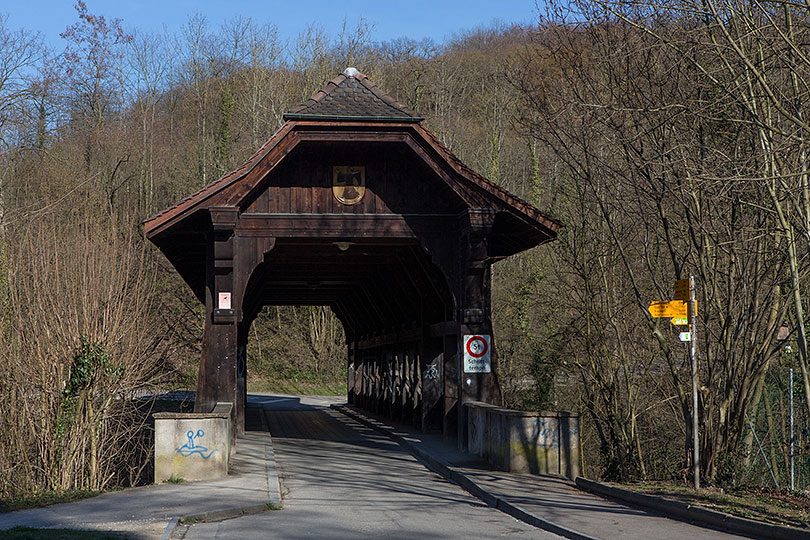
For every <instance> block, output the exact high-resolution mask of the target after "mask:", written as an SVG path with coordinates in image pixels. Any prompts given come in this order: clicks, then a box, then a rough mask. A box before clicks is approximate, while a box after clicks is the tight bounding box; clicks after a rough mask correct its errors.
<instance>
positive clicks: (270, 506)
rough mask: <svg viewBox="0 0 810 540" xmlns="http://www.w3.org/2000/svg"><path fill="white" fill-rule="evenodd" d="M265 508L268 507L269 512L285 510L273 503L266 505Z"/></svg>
mask: <svg viewBox="0 0 810 540" xmlns="http://www.w3.org/2000/svg"><path fill="white" fill-rule="evenodd" d="M265 506H266V507H267V509H268V510H281V509H282V508H283V507H282V506H281V505H280V504H278V503H274V502H272V501H271V502H269V503H267V504H265Z"/></svg>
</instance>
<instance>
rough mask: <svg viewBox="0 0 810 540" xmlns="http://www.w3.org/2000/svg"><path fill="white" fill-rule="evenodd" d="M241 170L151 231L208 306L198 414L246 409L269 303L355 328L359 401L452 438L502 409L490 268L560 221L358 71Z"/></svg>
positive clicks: (182, 204)
mask: <svg viewBox="0 0 810 540" xmlns="http://www.w3.org/2000/svg"><path fill="white" fill-rule="evenodd" d="M285 120H286V123H285V124H284V125H283V126H282V127H281V128H280V129H279V130H278V131H277V132H276V133H275V134H274V135H273V136H272V137H271V138H270V140H268V141H267V142H266V143H265V144H264V146H262V147H261V148H260V149H259V150H258V151H257V152H256V153H255V154H254V155H253V156H252V157H251V158H250V159H248V160H247V161H246V162H245V163H244V164H242V165H241V166H240V167H239V168H238V169H236V170H235V171H233V172H231V173H229V174H227V175H225V176H223V177H222V178H220V179H218V180H216V181H215V182H212V183H211V184H209V185H207V186H206V187H204V188H203V189H201V190H200V191H198V192H197V193H194V194H193V195H191V196H189V197H188V198H186V199H183V200H181V201H179V202H178V203H177V204H175V205H174V206H172V207H171V208H169V209H167V210H165V211H164V212H162V213H160V214H158V215H157V216H155V217H153V218H151V219H149V220H148V221H146V222H145V228H146V234H147V236H148V238H149V239H150V240H151V241H152V242H154V243H155V244H156V245H157V246H158V247H159V248H160V250H161V251H162V252H163V253H164V254H165V256H166V257H167V258H168V259H169V261H171V263H172V264H173V265H174V267H175V268H176V269H177V271H178V272H179V273H180V275H181V276H182V277H183V279H184V280H185V281H186V283H188V285H189V286H190V287H191V288H192V289H193V291H194V294H195V295H196V296H197V298H198V299H199V300H200V302H203V303H204V304H205V306H206V310H205V330H204V335H203V344H202V356H201V358H200V365H199V376H198V382H197V400H196V404H195V409H196V410H197V411H206V412H207V411H209V410H211V408H212V407H213V405H214V404H215V403H216V402H217V401H231V402H233V403H234V405H235V407H234V414H235V420H236V425H237V426H240V430H241V429H242V426H243V425H244V409H245V395H246V391H245V389H246V387H245V377H246V361H245V351H246V344H247V339H248V334H249V332H248V331H249V329H250V325H251V323H252V322H253V320H254V318H255V317H256V315H257V313H258V312H259V310H260V309H261V308H262V306H265V305H326V306H329V307H331V308H332V310H333V311H334V312H335V314H336V315H337V317H338V318H339V319H340V320H341V322H342V323H343V327H344V329H345V333H346V341H347V343H348V394H349V395H348V399H349V401H350V402H351V403H354V404H358V405H360V406H363V407H366V408H369V409H373V410H376V411H379V412H383V413H386V414H389V415H391V416H392V417H396V418H401V419H404V420H407V421H412V422H414V423H417V424H419V425H421V426H422V427H423V429H429V428H441V429H442V430H443V431H444V433H445V434H447V435H449V436H455V434H456V433H457V432H456V430H457V429H460V428H461V426H462V423H461V422H459V420H460V418H459V417H460V415H463V410H462V408H461V407H460V403H462V402H464V401H466V400H479V401H486V402H490V403H499V401H500V393H499V386H498V369H497V368H498V362H497V357H496V355H495V347H494V341H493V339H492V319H491V314H490V267H491V265H492V263H493V262H496V261H498V260H501V259H503V258H504V257H508V256H509V255H512V254H515V253H518V252H520V251H523V250H526V249H529V248H531V247H534V246H537V245H538V244H541V243H543V242H547V241H549V240H552V239H554V238H555V236H556V232H557V230H558V228H559V227H560V224H559V222H557V221H555V220H554V219H552V218H550V217H549V216H547V215H545V214H543V213H542V212H540V211H539V210H537V209H536V208H534V207H532V206H531V205H529V204H527V203H526V202H524V201H522V200H520V199H518V198H517V197H515V196H513V195H511V194H510V193H508V192H507V191H505V190H504V189H502V188H500V187H498V186H496V185H495V184H493V183H491V182H489V181H488V180H487V179H486V178H483V177H482V176H480V175H478V174H476V173H475V172H473V171H472V170H470V169H469V168H467V167H466V166H464V164H463V163H461V162H460V161H459V160H458V158H456V157H455V156H454V155H453V154H452V153H451V152H450V151H449V150H448V149H447V148H445V147H444V146H443V145H442V143H441V142H440V141H438V140H437V139H436V137H434V136H433V135H432V134H431V133H430V131H428V130H427V129H426V128H425V127H424V126H422V124H421V120H422V118H420V117H418V116H416V115H415V114H413V113H412V112H410V111H408V110H406V108H405V107H404V106H403V105H401V104H400V103H397V102H396V101H395V100H394V99H392V98H391V97H390V96H388V95H386V94H385V93H383V92H382V91H380V89H379V88H377V87H376V86H375V85H374V84H372V83H371V82H370V81H369V80H368V78H367V77H366V76H364V75H363V74H362V73H359V72H357V71H356V70H354V69H352V68H348V69H347V70H346V71H345V72H344V73H342V74H341V75H338V76H337V77H336V78H335V79H334V80H332V81H331V82H329V83H328V84H327V85H326V86H325V87H324V88H323V89H322V90H320V91H319V92H317V93H316V94H315V95H314V96H312V98H310V99H309V100H308V101H307V102H305V103H303V104H302V105H301V106H299V107H298V108H296V109H295V110H293V111H292V112H290V113H288V114H286V115H285Z"/></svg>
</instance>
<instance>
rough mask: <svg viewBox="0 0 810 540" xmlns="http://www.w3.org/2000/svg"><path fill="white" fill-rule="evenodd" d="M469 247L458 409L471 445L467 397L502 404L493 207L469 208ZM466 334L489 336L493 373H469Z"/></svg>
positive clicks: (461, 437) (462, 443)
mask: <svg viewBox="0 0 810 540" xmlns="http://www.w3.org/2000/svg"><path fill="white" fill-rule="evenodd" d="M462 219H463V222H464V223H463V230H464V238H465V240H466V242H465V244H466V250H465V254H464V257H463V259H462V260H463V261H464V264H463V267H462V274H461V278H462V280H461V284H460V285H461V291H460V295H459V297H460V299H461V302H460V304H461V305H460V306H459V307H460V314H459V320H460V321H461V324H460V326H459V333H458V343H459V345H458V346H459V355H458V356H459V368H458V370H459V379H460V380H459V386H460V388H461V392H460V393H461V396H460V397H461V399H460V401H461V405H460V406H459V410H458V441H457V442H458V447H459V448H460V449H462V450H466V447H467V412H466V410H465V409H464V406H463V404H464V402H466V401H483V402H486V403H492V404H493V405H500V404H501V394H500V387H499V385H498V379H497V355H496V354H495V339H494V336H493V333H492V313H491V291H492V285H491V268H490V261H489V252H488V246H487V235H488V234H489V233H490V232H491V230H492V225H493V223H494V220H495V213H494V211H492V210H489V209H469V210H468V211H467V212H466V213H465V214H464V215H463V216H462ZM465 335H484V336H489V357H490V365H491V368H490V372H489V373H481V372H474V373H467V372H465V371H464V366H463V362H462V361H461V360H462V357H463V349H462V347H464V344H463V342H462V340H463V338H464V336H465Z"/></svg>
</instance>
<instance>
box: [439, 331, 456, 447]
mask: <svg viewBox="0 0 810 540" xmlns="http://www.w3.org/2000/svg"><path fill="white" fill-rule="evenodd" d="M442 341H443V343H442V347H443V349H444V353H443V355H442V356H443V359H444V378H443V383H444V418H443V419H442V433H443V434H444V438H445V439H451V440H452V439H453V438H455V437H456V436H457V428H458V398H459V391H458V377H459V369H458V336H457V335H455V334H450V335H447V336H444V339H443V340H442Z"/></svg>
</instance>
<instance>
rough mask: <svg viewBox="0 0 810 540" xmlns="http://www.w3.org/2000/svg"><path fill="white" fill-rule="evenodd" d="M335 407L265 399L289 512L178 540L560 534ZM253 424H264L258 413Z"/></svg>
mask: <svg viewBox="0 0 810 540" xmlns="http://www.w3.org/2000/svg"><path fill="white" fill-rule="evenodd" d="M329 403H330V402H329V400H328V399H324V398H313V399H306V398H302V399H300V400H299V398H278V397H273V398H271V397H267V398H266V399H264V400H263V403H261V407H263V414H264V415H265V418H266V424H267V425H268V426H269V428H270V432H271V434H272V436H273V446H274V452H275V457H276V462H277V465H278V469H279V470H278V472H279V475H280V479H281V489H282V496H283V501H284V504H283V506H284V508H283V509H282V510H276V511H268V512H264V513H262V514H256V515H252V516H246V517H243V518H237V519H230V520H226V521H222V522H219V523H199V524H196V525H190V526H184V527H182V528H181V529H179V530H177V531H176V532H175V535H174V536H173V538H185V539H189V540H192V539H198V538H205V539H213V538H228V539H231V538H284V539H291V540H296V539H310V538H313V539H314V538H317V539H331V538H334V539H346V538H384V539H386V540H396V539H409V540H410V539H414V538H435V539H444V538H448V539H449V538H464V539H474V538H481V539H485V538H486V539H489V538H548V539H551V538H559V537H558V536H555V535H553V534H550V533H547V532H545V531H542V530H540V529H537V528H534V527H531V526H529V525H526V524H525V523H523V522H521V521H517V520H515V519H513V518H512V517H510V516H508V515H506V514H504V513H502V512H499V511H497V510H494V509H492V508H489V507H487V506H486V505H484V504H483V503H481V502H480V501H479V500H478V499H476V498H474V497H472V496H471V495H469V494H468V493H466V492H465V491H463V490H462V489H461V488H459V487H458V486H455V485H453V484H451V483H448V482H447V481H445V480H444V479H442V478H441V477H439V476H438V475H436V474H434V473H432V472H430V471H428V470H427V469H426V468H425V467H424V466H422V465H421V464H420V463H419V462H417V461H416V460H415V459H414V458H413V457H412V456H411V455H410V454H409V453H407V452H405V451H404V450H403V449H402V448H401V447H400V446H399V445H397V444H396V443H394V442H392V441H390V440H389V439H388V438H386V437H383V436H381V435H379V434H377V433H376V432H374V431H372V430H370V429H368V428H365V427H363V426H362V425H360V424H358V423H356V422H354V421H353V420H350V419H349V418H347V417H345V416H343V415H342V414H340V413H338V412H336V411H333V410H330V409H329V408H328V405H329ZM249 420H252V423H253V424H254V426H256V425H257V419H256V418H255V416H254V418H252V419H249ZM250 428H251V425H250V423H249V425H248V429H250Z"/></svg>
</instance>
